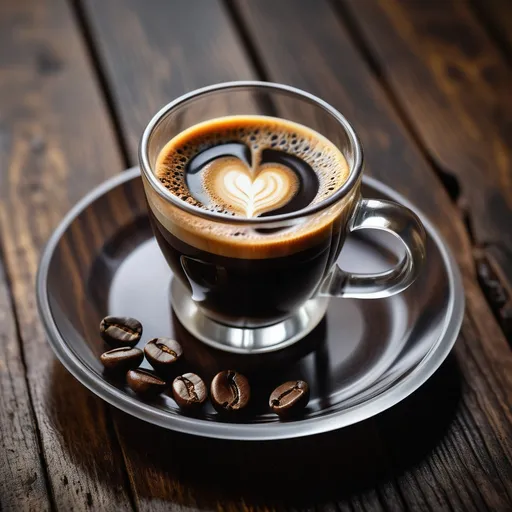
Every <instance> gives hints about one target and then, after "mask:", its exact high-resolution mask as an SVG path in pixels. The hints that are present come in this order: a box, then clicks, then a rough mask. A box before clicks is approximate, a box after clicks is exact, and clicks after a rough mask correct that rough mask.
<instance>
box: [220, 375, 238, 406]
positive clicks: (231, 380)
mask: <svg viewBox="0 0 512 512" xmlns="http://www.w3.org/2000/svg"><path fill="white" fill-rule="evenodd" d="M235 378H236V373H235V372H229V373H228V375H227V379H228V384H229V387H230V388H231V392H232V393H233V400H231V402H224V403H223V404H222V407H224V408H226V409H233V408H234V407H235V405H237V404H238V402H239V401H240V392H239V390H238V386H237V385H236V382H235Z"/></svg>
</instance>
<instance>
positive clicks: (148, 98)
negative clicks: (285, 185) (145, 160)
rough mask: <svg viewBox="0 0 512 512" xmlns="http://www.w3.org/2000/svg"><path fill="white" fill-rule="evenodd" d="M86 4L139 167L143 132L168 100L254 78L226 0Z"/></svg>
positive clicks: (128, 0)
mask: <svg viewBox="0 0 512 512" xmlns="http://www.w3.org/2000/svg"><path fill="white" fill-rule="evenodd" d="M82 4H83V7H84V11H85V15H86V16H85V17H86V19H88V20H89V21H90V24H91V31H92V35H93V38H94V40H95V41H96V42H97V45H98V48H99V58H100V61H101V62H102V63H103V64H104V66H105V69H106V74H107V77H108V81H109V84H110V86H111V88H112V90H113V97H114V102H115V105H116V108H117V111H118V112H119V116H120V119H121V124H122V127H123V132H124V134H125V136H126V137H127V141H128V149H129V153H130V157H131V161H132V164H133V165H135V164H136V163H137V146H138V144H139V140H140V136H141V134H142V131H143V130H144V128H145V127H146V125H147V123H148V121H149V119H150V118H151V116H152V115H153V114H155V113H156V112H157V111H158V110H159V109H160V108H161V107H162V106H163V105H165V104H166V103H168V102H170V101H171V100H173V99H175V98H176V97H177V96H179V95H181V94H183V93H185V92H187V91H190V90H192V89H196V88H198V87H202V86H205V85H209V84H211V83H216V82H225V81H228V80H243V79H250V78H254V74H253V72H252V70H251V67H250V65H249V64H248V62H247V60H246V58H245V55H244V54H243V51H242V50H241V49H240V48H239V47H240V40H239V39H238V38H237V35H236V33H235V32H234V31H233V29H232V27H231V26H230V22H229V19H228V17H227V15H226V12H225V10H224V8H223V6H222V3H221V2H220V0H213V1H209V2H201V3H200V4H199V3H195V5H194V2H168V1H167V0H148V1H146V2H143V3H141V2H139V1H138V0H106V1H104V0H82ZM199 5H200V6H199Z"/></svg>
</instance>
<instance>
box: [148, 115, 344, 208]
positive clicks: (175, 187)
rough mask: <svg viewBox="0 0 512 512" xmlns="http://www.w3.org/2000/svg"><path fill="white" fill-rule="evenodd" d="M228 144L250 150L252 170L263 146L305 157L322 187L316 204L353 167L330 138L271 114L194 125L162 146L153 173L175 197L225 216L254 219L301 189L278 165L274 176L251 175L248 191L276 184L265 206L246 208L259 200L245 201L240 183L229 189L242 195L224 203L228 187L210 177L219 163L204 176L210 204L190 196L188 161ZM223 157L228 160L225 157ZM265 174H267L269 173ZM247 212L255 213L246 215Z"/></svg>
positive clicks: (231, 117) (336, 186)
mask: <svg viewBox="0 0 512 512" xmlns="http://www.w3.org/2000/svg"><path fill="white" fill-rule="evenodd" d="M229 142H242V143H244V144H245V145H246V146H247V147H249V148H250V150H251V152H252V161H253V169H254V168H256V167H258V164H259V161H260V160H261V153H262V151H263V150H264V149H279V150H280V151H285V152H286V153H289V154H291V155H295V156H297V157H299V158H301V159H302V160H304V161H305V162H306V163H307V164H309V165H310V166H311V168H312V169H313V170H314V171H315V173H316V175H317V176H318V180H319V185H320V186H319V190H318V193H317V195H316V196H315V198H314V199H313V201H312V203H311V204H314V203H318V202H319V201H323V200H325V199H326V198H328V197H329V196H331V195H332V194H333V193H334V192H335V191H336V190H338V189H339V188H340V187H341V186H342V185H343V183H345V181H346V180H347V178H348V174H349V170H348V165H347V162H346V160H345V158H344V157H343V155H342V154H341V152H340V151H339V150H338V148H337V147H336V146H335V145H334V144H332V143H331V142H330V141H329V140H328V139H326V138H325V137H324V136H322V135H320V134H319V133H317V132H315V131H313V130H311V129H309V128H307V127H305V126H302V125H299V124H297V123H293V122H291V121H287V120H283V119H278V118H273V117H267V116H230V117H221V118H218V119H213V120H211V121H207V122H204V123H200V124H197V125H195V126H192V127H191V128H189V129H187V130H185V131H184V132H182V133H180V134H179V135H177V136H176V137H174V138H173V139H171V140H170V141H169V142H168V143H167V144H166V146H165V147H164V148H163V149H162V151H161V152H160V155H159V157H158V159H157V165H156V172H155V174H156V176H157V177H158V178H159V179H160V181H161V183H162V184H163V185H164V186H165V187H166V188H167V189H168V190H169V191H170V192H171V193H172V194H173V195H175V196H176V197H178V198H180V199H182V200H185V201H186V202H188V203H189V204H193V205H194V206H197V207H199V208H201V209H204V210H207V211H211V212H217V213H218V212H219V211H221V213H224V214H227V215H236V216H243V217H252V216H256V215H259V214H261V213H264V212H265V211H269V210H272V209H275V208H277V207H278V206H281V205H282V204H284V203H283V202H282V201H281V198H285V202H286V198H287V200H290V198H291V197H292V196H293V194H294V193H295V191H296V190H297V186H298V185H297V184H295V182H296V180H295V182H294V180H293V178H290V177H289V175H288V174H286V173H285V171H284V170H283V169H282V168H284V166H274V167H275V168H276V174H275V176H274V178H273V179H272V180H268V179H266V180H260V181H258V176H253V177H252V187H250V188H251V190H250V191H249V192H250V193H249V195H251V194H252V193H253V192H254V190H256V189H257V188H258V187H260V186H261V185H262V183H263V182H264V181H265V183H266V186H265V190H266V191H267V188H266V187H268V186H274V187H277V188H276V191H275V194H274V195H270V196H266V197H267V200H266V201H264V202H263V203H261V201H262V200H263V199H262V198H263V196H261V197H259V198H258V201H259V202H260V203H261V205H260V204H259V203H258V205H256V207H255V208H249V207H248V208H249V209H247V208H246V207H242V206H240V205H241V202H242V203H244V202H245V203H247V204H246V206H247V205H248V204H249V203H251V204H252V203H254V201H255V200H256V199H255V198H252V199H250V198H247V199H241V198H242V197H243V193H242V189H240V188H239V187H238V188H237V192H234V190H235V189H234V188H233V187H231V188H230V190H231V194H233V193H235V195H237V194H238V195H239V197H238V198H237V199H236V200H235V199H233V200H231V202H230V201H226V197H225V196H226V194H225V193H223V192H226V191H225V190H222V189H221V188H219V185H220V184H221V181H219V180H216V179H212V178H211V176H212V175H214V174H215V173H216V172H218V171H219V170H220V169H221V165H220V163H219V164H214V165H212V166H211V167H212V168H214V171H211V172H208V173H207V174H208V175H209V176H210V178H208V179H205V182H204V185H205V189H207V190H208V191H209V192H210V195H211V199H212V201H211V202H208V203H206V202H201V201H198V200H197V199H196V198H194V197H192V196H191V194H190V191H189V190H188V187H187V184H186V180H185V169H186V166H187V163H188V162H189V161H190V160H191V159H192V158H193V157H194V156H195V155H197V154H198V153H200V152H201V151H204V150H205V149H207V148H209V147H212V146H215V145H219V144H225V143H229ZM221 160H223V161H224V160H225V159H221ZM230 165H231V162H230ZM263 167H264V166H261V168H260V169H258V170H259V174H264V172H265V170H264V169H263ZM231 176H234V175H233V174H232V175H231ZM266 177H267V178H269V177H270V174H268V175H267V176H266ZM240 179H241V181H240V183H242V182H243V181H244V178H240ZM285 184H288V185H289V186H290V187H292V188H291V189H289V191H290V192H293V193H289V194H286V193H284V191H283V190H282V189H280V188H279V187H280V186H284V185H285ZM235 188H236V187H235ZM246 188H247V187H246ZM251 197H252V196H251ZM270 198H274V199H276V200H277V199H279V201H278V202H277V203H275V204H274V205H273V204H272V203H271V201H270ZM245 203H244V204H245ZM260 206H261V207H260ZM248 211H250V212H251V214H248ZM256 212H258V213H256Z"/></svg>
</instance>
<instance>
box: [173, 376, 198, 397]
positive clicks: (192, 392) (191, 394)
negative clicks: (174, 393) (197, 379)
mask: <svg viewBox="0 0 512 512" xmlns="http://www.w3.org/2000/svg"><path fill="white" fill-rule="evenodd" d="M178 380H181V382H183V384H185V387H186V388H187V392H188V395H189V400H191V401H192V402H199V397H198V396H197V393H196V389H195V386H194V384H193V383H192V382H191V381H190V380H188V379H187V378H186V377H178Z"/></svg>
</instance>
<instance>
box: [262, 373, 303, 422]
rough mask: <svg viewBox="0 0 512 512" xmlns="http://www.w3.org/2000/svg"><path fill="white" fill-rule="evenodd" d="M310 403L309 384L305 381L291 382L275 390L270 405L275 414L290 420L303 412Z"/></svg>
mask: <svg viewBox="0 0 512 512" xmlns="http://www.w3.org/2000/svg"><path fill="white" fill-rule="evenodd" d="M308 402H309V385H308V383H307V382H306V381H303V380H290V381H288V382H285V383H284V384H281V385H280V386H278V387H277V388H276V389H274V391H273V392H272V394H271V395H270V399H269V401H268V404H269V406H270V409H272V411H273V412H275V413H276V414H278V415H279V416H281V417H282V418H288V417H291V416H295V415H297V414H299V413H300V412H302V411H303V409H304V408H305V407H306V405H308Z"/></svg>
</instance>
